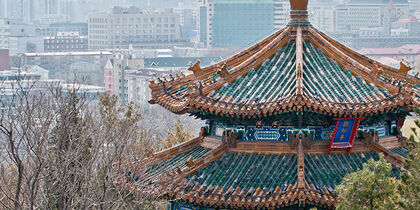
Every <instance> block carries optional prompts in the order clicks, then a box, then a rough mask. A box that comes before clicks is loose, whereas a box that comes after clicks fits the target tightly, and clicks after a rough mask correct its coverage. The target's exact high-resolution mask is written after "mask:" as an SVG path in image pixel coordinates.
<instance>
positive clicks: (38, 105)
mask: <svg viewBox="0 0 420 210" xmlns="http://www.w3.org/2000/svg"><path fill="white" fill-rule="evenodd" d="M3 87H6V86H3ZM0 95H1V96H2V97H1V98H0V105H1V107H2V109H1V119H0V132H1V133H0V150H1V151H2V152H0V156H1V162H0V167H1V172H0V205H1V208H4V209H39V208H41V209H92V208H94V209H139V208H153V206H151V204H150V202H149V201H145V200H144V199H142V198H140V197H138V195H136V194H135V193H133V191H132V190H130V189H132V188H131V187H132V186H127V185H126V183H125V184H122V183H121V182H119V180H120V179H121V176H124V170H125V168H124V167H125V163H127V162H130V163H136V162H137V163H139V162H141V161H142V160H143V157H144V155H145V153H146V151H148V150H149V149H150V147H152V146H153V145H156V143H155V142H153V141H154V138H152V136H155V135H154V134H152V133H151V130H146V129H144V128H142V127H140V126H139V124H138V122H139V120H141V114H140V113H139V109H138V107H137V106H135V105H134V104H128V105H118V104H117V98H116V97H110V96H106V95H105V96H101V98H100V100H99V103H98V105H95V104H92V103H88V101H87V97H86V96H85V95H84V94H81V93H80V91H78V90H71V91H69V92H65V91H63V90H62V89H61V88H59V87H58V86H53V87H41V86H40V85H39V83H36V82H33V83H32V82H29V81H28V82H23V81H17V82H16V84H13V87H11V88H8V89H6V88H5V89H3V90H2V93H1V94H0ZM139 167H140V166H139ZM134 184H135V183H132V184H131V185H133V186H134ZM146 206H147V207H146Z"/></svg>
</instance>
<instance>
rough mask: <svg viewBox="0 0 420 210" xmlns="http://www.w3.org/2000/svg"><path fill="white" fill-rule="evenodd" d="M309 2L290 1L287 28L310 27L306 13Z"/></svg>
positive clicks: (302, 0) (300, 0) (306, 0)
mask: <svg viewBox="0 0 420 210" xmlns="http://www.w3.org/2000/svg"><path fill="white" fill-rule="evenodd" d="M308 1H309V0H290V21H289V24H288V25H289V26H299V25H310V23H309V18H308V16H309V13H308V10H307V9H308Z"/></svg>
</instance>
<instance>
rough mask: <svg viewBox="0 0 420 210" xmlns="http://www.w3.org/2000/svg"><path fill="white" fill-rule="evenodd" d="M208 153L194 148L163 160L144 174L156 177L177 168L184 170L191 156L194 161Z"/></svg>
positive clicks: (202, 149)
mask: <svg viewBox="0 0 420 210" xmlns="http://www.w3.org/2000/svg"><path fill="white" fill-rule="evenodd" d="M209 151H210V149H208V148H204V147H201V146H197V147H194V148H192V149H191V150H189V151H187V152H184V153H181V154H178V155H176V156H174V157H172V158H171V159H167V160H163V161H161V162H159V163H157V164H154V165H152V166H151V167H150V168H148V169H147V170H146V174H147V175H148V176H149V177H156V176H159V175H160V174H162V173H166V172H167V171H172V170H173V169H176V168H177V167H179V168H180V169H181V170H182V169H184V168H186V161H187V160H188V158H189V157H190V156H191V155H192V156H193V157H194V159H199V158H201V157H202V156H203V155H205V154H206V153H207V152H209ZM136 181H137V180H136Z"/></svg>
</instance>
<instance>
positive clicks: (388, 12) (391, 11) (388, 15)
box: [384, 0, 397, 36]
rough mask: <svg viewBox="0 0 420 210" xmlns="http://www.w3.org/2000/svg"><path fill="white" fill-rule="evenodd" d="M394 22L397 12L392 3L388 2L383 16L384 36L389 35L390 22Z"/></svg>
mask: <svg viewBox="0 0 420 210" xmlns="http://www.w3.org/2000/svg"><path fill="white" fill-rule="evenodd" d="M395 20H397V11H396V9H395V5H394V2H392V0H390V1H389V4H388V6H387V7H386V8H385V15H384V32H385V35H388V36H389V35H390V34H391V27H392V22H394V21H395Z"/></svg>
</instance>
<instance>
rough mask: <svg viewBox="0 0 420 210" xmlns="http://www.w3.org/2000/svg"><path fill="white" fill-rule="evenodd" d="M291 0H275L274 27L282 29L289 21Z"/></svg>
mask: <svg viewBox="0 0 420 210" xmlns="http://www.w3.org/2000/svg"><path fill="white" fill-rule="evenodd" d="M289 8H290V3H289V0H274V13H273V17H274V29H275V30H280V29H282V28H283V27H284V26H285V25H286V24H287V22H288V21H289Z"/></svg>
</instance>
